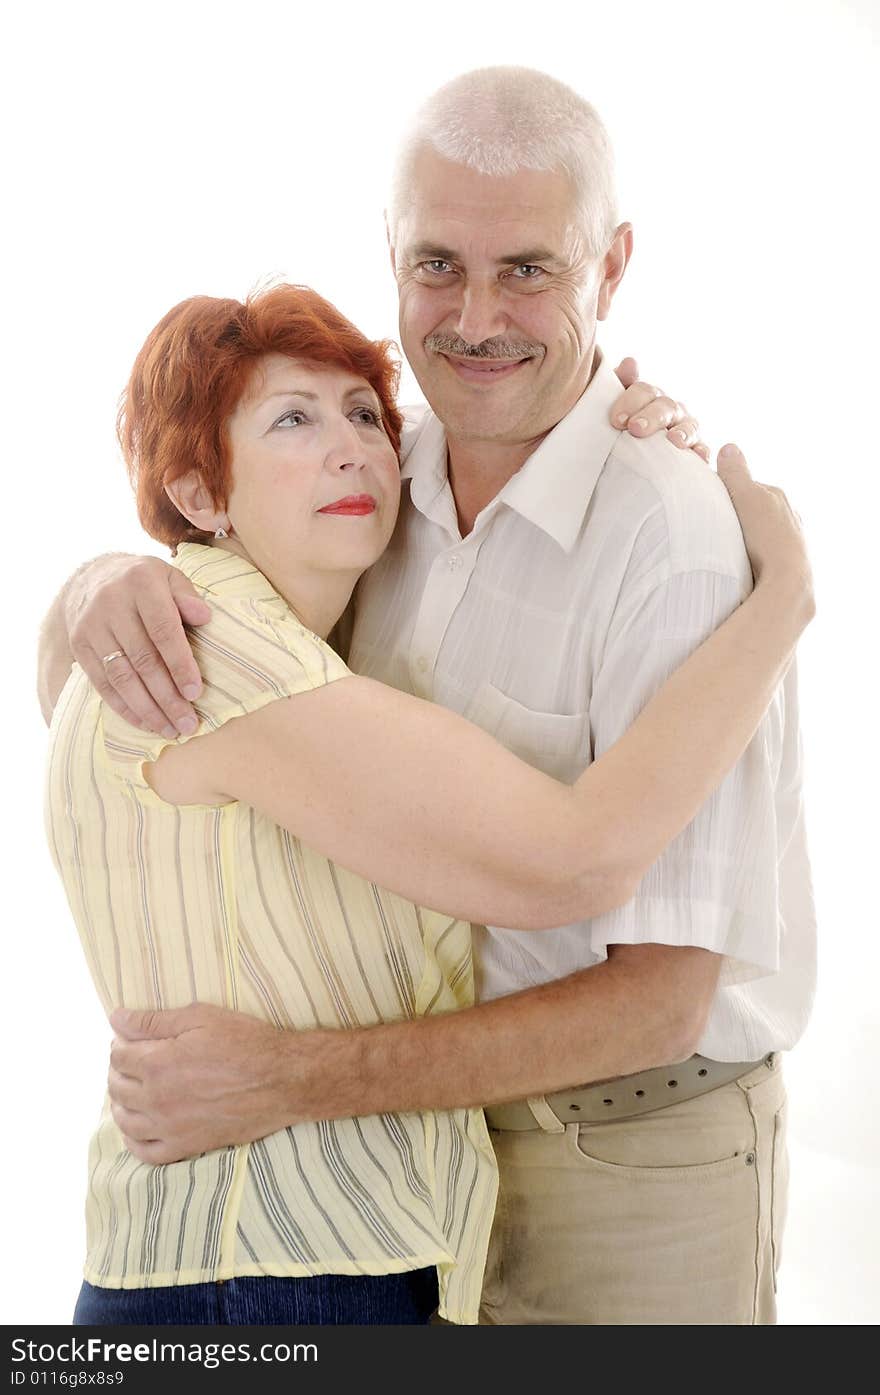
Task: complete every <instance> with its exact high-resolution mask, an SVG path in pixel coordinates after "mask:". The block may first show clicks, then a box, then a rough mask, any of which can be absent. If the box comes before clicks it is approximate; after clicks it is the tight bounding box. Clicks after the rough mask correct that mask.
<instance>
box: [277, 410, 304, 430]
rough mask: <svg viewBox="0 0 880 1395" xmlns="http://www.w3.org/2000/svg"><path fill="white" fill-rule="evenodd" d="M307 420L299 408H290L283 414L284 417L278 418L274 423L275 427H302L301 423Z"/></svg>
mask: <svg viewBox="0 0 880 1395" xmlns="http://www.w3.org/2000/svg"><path fill="white" fill-rule="evenodd" d="M307 420H308V418H307V416H306V414H305V412H304V411H303V410H302V408H301V407H291V409H290V411H289V412H285V413H284V416H282V417H279V418H278V420H277V421H276V422H275V425H276V426H302V424H303V422H305V421H307Z"/></svg>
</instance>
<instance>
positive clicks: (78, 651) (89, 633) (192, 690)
mask: <svg viewBox="0 0 880 1395" xmlns="http://www.w3.org/2000/svg"><path fill="white" fill-rule="evenodd" d="M210 613H211V612H210V607H209V606H208V605H207V604H206V603H205V601H203V600H202V599H201V597H200V596H199V595H197V593H196V590H195V587H194V586H193V585H192V582H191V581H190V580H189V577H186V576H184V575H183V573H182V572H180V571H178V570H177V568H176V567H170V566H169V565H168V564H167V562H163V561H161V560H160V559H159V558H158V557H131V556H128V555H126V554H124V553H108V554H107V555H106V556H105V557H97V558H95V559H94V561H91V562H86V563H84V564H83V566H81V567H80V568H79V569H78V570H77V571H75V572H74V574H73V576H72V577H70V579H69V580H68V581H67V582H65V584H64V586H63V587H62V589H61V591H60V592H59V593H58V595H57V596H56V597H55V600H54V601H53V602H52V605H51V608H50V610H49V613H48V615H47V616H46V618H45V620H44V621H43V625H42V628H41V630H40V641H39V650H38V656H37V693H38V696H39V700H40V710H41V711H42V713H43V718H44V720H45V721H46V724H47V725H48V724H49V723H50V722H51V720H52V713H53V712H54V710H55V703H56V702H57V701H58V697H59V695H60V693H61V690H62V688H63V687H64V685H65V683H66V682H67V679H68V677H69V676H70V670H71V668H72V667H73V665H74V663H78V664H80V666H81V667H82V668H84V669H85V671H86V673H87V674H88V676H89V679H90V680H91V683H92V685H93V687H95V688H97V690H98V692H99V693H100V694H101V697H102V698H103V699H104V701H105V702H106V703H108V704H109V706H110V707H112V708H113V710H114V712H118V713H119V715H120V717H124V718H125V720H126V721H127V722H131V724H132V725H133V726H137V727H144V728H145V729H146V730H147V731H157V732H162V733H163V735H165V736H167V737H168V738H169V739H172V738H174V737H175V736H177V734H178V732H184V733H185V732H189V731H194V730H195V727H196V725H197V719H196V716H195V712H194V711H193V708H192V706H191V699H194V698H197V697H198V695H199V693H200V692H201V687H202V680H201V675H200V674H199V670H198V666H197V664H196V661H195V659H194V658H193V655H192V650H191V649H190V647H189V643H188V641H187V638H186V634H185V633H184V630H183V626H184V624H187V625H204V624H205V622H206V621H207V620H208V618H209V617H210ZM117 654H118V655H119V657H115V658H112V659H110V660H109V662H105V660H107V659H108V656H110V655H117Z"/></svg>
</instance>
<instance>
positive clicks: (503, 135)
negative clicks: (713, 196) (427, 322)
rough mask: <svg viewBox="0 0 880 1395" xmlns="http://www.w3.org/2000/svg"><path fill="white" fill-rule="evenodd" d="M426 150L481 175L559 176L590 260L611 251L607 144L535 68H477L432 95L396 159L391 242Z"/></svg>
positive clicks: (580, 104) (572, 99)
mask: <svg viewBox="0 0 880 1395" xmlns="http://www.w3.org/2000/svg"><path fill="white" fill-rule="evenodd" d="M425 146H430V147H431V148H432V149H433V150H435V151H436V152H437V154H438V155H442V156H443V157H444V158H445V159H447V160H451V161H453V162H454V163H455V164H459V165H466V166H467V167H468V168H469V169H472V170H476V171H477V172H478V173H480V174H489V175H511V174H516V172H517V171H518V170H521V169H528V170H561V171H563V172H564V173H565V174H567V175H568V176H569V178H570V180H571V182H572V185H573V188H574V192H575V198H576V201H577V206H578V210H579V213H580V218H581V226H582V228H583V231H584V234H585V237H586V241H587V249H588V252H589V255H590V256H591V257H592V258H596V257H600V256H603V255H604V253H605V252H606V251H607V250H608V247H609V245H610V243H611V239H612V237H613V235H614V231H615V228H616V227H617V197H616V193H615V187H614V156H613V153H612V150H611V143H610V141H609V139H608V134H607V132H606V130H605V127H604V126H603V125H602V122H601V120H600V118H599V116H598V114H597V112H596V111H595V109H594V108H593V107H592V106H590V103H589V102H587V101H585V100H584V98H583V97H580V96H578V94H577V92H575V91H574V90H573V89H572V88H571V87H567V86H566V85H565V83H564V82H559V81H558V80H557V79H556V78H553V77H550V76H549V75H548V74H547V73H541V72H538V71H537V70H536V69H534V68H516V67H498V68H476V69H474V71H473V72H470V73H463V74H462V75H461V76H460V77H457V78H453V79H452V81H451V82H447V83H446V84H445V85H444V86H443V87H441V88H439V89H438V90H437V91H436V92H435V93H434V94H433V95H432V96H431V97H429V98H428V100H427V102H425V104H424V106H422V107H421V108H420V109H419V111H418V112H417V113H416V115H415V118H414V119H413V121H412V123H411V125H410V127H409V129H408V131H407V132H406V134H405V136H404V139H403V142H402V144H401V146H400V149H399V151H398V154H397V159H396V162H395V166H394V172H393V176H392V183H391V196H390V199H389V205H388V227H389V231H390V234H391V241H392V243H393V242H394V241H395V240H396V236H397V225H398V223H399V220H400V217H401V214H402V213H403V211H404V208H405V207H406V202H407V198H408V194H409V190H410V187H411V183H412V176H413V166H414V164H415V161H416V157H417V156H418V153H419V151H420V150H422V149H424V147H425Z"/></svg>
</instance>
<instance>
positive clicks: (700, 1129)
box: [480, 1055, 788, 1326]
mask: <svg viewBox="0 0 880 1395" xmlns="http://www.w3.org/2000/svg"><path fill="white" fill-rule="evenodd" d="M768 1060H769V1061H770V1062H771V1064H769V1065H768V1064H762V1065H760V1066H758V1067H757V1068H756V1069H755V1070H754V1071H752V1072H751V1073H750V1074H749V1075H746V1076H744V1077H742V1078H741V1079H740V1080H736V1081H734V1082H732V1083H731V1084H729V1085H723V1086H721V1087H720V1088H719V1089H717V1090H713V1091H710V1092H709V1093H708V1094H705V1095H701V1096H699V1097H698V1098H697V1099H694V1100H687V1101H685V1102H684V1103H682V1104H677V1105H671V1106H670V1107H668V1108H666V1109H661V1110H657V1111H655V1112H653V1113H651V1114H643V1115H642V1116H641V1117H639V1118H636V1119H631V1120H621V1121H617V1122H612V1123H607V1124H605V1123H601V1124H581V1125H579V1124H565V1125H563V1124H556V1123H555V1121H552V1123H553V1125H554V1127H555V1131H553V1132H551V1131H549V1129H550V1123H551V1121H550V1119H549V1118H548V1121H547V1124H546V1125H545V1127H542V1128H540V1129H534V1130H532V1131H529V1132H523V1133H515V1132H512V1131H499V1130H493V1131H492V1142H493V1144H494V1146H495V1150H496V1153H497V1155H498V1162H499V1166H500V1171H501V1188H500V1193H499V1200H498V1210H497V1212H496V1218H495V1227H494V1230H493V1234H492V1241H491V1244H490V1247H489V1261H488V1265H487V1269H486V1281H485V1286H484V1290H483V1312H482V1314H481V1318H480V1320H481V1322H483V1323H488V1324H499V1323H500V1324H517V1323H520V1324H530V1325H539V1326H555V1325H561V1324H568V1323H576V1324H600V1325H609V1326H610V1325H619V1324H702V1323H712V1324H716V1323H717V1324H722V1323H724V1324H754V1323H760V1324H766V1323H773V1322H775V1320H776V1299H775V1293H776V1270H777V1268H778V1265H779V1258H780V1242H781V1237H782V1229H783V1225H784V1220H785V1207H786V1197H787V1190H788V1158H787V1153H786V1146H785V1108H786V1106H785V1089H784V1085H783V1081H782V1074H781V1071H780V1066H779V1061H780V1058H779V1056H778V1055H777V1056H775V1057H769V1058H768Z"/></svg>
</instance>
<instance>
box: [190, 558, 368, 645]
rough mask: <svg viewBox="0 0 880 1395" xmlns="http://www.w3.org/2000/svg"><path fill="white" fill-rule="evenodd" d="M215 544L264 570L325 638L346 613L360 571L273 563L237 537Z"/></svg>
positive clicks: (295, 609)
mask: <svg viewBox="0 0 880 1395" xmlns="http://www.w3.org/2000/svg"><path fill="white" fill-rule="evenodd" d="M211 546H213V547H218V548H221V549H222V550H223V551H224V552H234V553H235V555H236V556H237V557H243V558H244V559H245V561H246V562H250V564H251V566H253V567H256V568H257V571H259V572H262V574H263V575H264V576H265V578H266V580H267V581H269V582H270V583H271V585H272V586H274V588H275V590H276V591H277V592H278V594H279V596H281V597H282V598H283V599H284V600H285V601H286V602H287V604H288V605H289V606H290V609H291V610H292V611H293V613H294V615H295V616H296V617H297V619H298V620H301V621H302V623H303V624H304V625H305V627H306V629H308V630H311V631H312V633H313V634H316V635H319V636H320V638H321V639H326V638H327V636H328V635H329V633H330V631H331V630H332V629H333V626H334V625H335V624H336V622H337V620H338V619H339V617H340V616H341V615H342V612H343V611H344V610H345V607H346V606H347V605H348V603H349V601H350V600H351V593H352V591H353V590H354V588H355V584H356V582H357V580H358V575H359V573H357V572H313V571H308V570H295V569H294V568H292V567H291V568H288V567H280V566H272V565H271V564H270V563H267V562H266V561H265V560H261V559H260V558H258V557H253V556H251V554H250V552H248V550H247V548H246V547H245V546H244V545H243V544H242V543H241V542H240V541H239V539H238V538H235V537H232V538H224V539H223V540H222V542H221V541H217V542H212V544H211Z"/></svg>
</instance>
